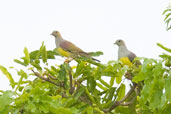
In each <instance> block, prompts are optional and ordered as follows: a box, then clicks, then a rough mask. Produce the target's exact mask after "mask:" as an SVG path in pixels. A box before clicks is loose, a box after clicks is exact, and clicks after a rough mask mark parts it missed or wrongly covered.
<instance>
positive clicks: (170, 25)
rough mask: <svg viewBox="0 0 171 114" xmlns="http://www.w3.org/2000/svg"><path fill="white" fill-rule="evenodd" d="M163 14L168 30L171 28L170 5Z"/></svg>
mask: <svg viewBox="0 0 171 114" xmlns="http://www.w3.org/2000/svg"><path fill="white" fill-rule="evenodd" d="M163 15H165V18H164V21H165V23H166V30H170V29H171V23H170V21H171V6H169V7H168V8H167V9H166V10H164V11H163Z"/></svg>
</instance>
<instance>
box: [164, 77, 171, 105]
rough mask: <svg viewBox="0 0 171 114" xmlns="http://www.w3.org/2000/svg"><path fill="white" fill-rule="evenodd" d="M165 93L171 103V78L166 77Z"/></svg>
mask: <svg viewBox="0 0 171 114" xmlns="http://www.w3.org/2000/svg"><path fill="white" fill-rule="evenodd" d="M164 86H165V91H166V98H167V99H168V101H169V102H171V77H170V76H169V77H166V78H165V83H164Z"/></svg>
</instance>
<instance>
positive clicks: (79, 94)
mask: <svg viewBox="0 0 171 114" xmlns="http://www.w3.org/2000/svg"><path fill="white" fill-rule="evenodd" d="M84 91H85V89H84V87H81V88H80V89H79V91H78V92H76V93H75V95H74V98H75V99H76V100H78V98H79V97H80V96H81V95H82V94H83V93H84Z"/></svg>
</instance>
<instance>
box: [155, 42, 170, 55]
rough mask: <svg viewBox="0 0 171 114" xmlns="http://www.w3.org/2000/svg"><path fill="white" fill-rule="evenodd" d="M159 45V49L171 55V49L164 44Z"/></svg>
mask: <svg viewBox="0 0 171 114" xmlns="http://www.w3.org/2000/svg"><path fill="white" fill-rule="evenodd" d="M157 45H158V46H159V47H161V48H162V49H164V50H165V51H167V52H170V53H171V49H169V48H167V47H165V46H163V45H162V44H160V43H157Z"/></svg>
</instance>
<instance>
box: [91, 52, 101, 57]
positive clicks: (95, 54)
mask: <svg viewBox="0 0 171 114" xmlns="http://www.w3.org/2000/svg"><path fill="white" fill-rule="evenodd" d="M89 54H90V55H91V56H100V55H103V52H101V51H97V52H89Z"/></svg>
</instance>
